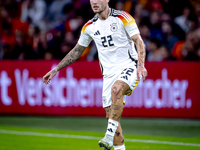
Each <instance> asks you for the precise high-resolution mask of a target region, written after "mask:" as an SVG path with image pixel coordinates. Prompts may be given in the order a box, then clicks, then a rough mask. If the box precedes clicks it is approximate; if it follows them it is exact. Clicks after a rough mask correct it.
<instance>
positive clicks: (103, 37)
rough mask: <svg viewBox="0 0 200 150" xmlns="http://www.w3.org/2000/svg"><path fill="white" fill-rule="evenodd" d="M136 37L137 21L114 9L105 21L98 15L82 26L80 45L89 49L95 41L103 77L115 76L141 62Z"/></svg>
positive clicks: (137, 31)
mask: <svg viewBox="0 0 200 150" xmlns="http://www.w3.org/2000/svg"><path fill="white" fill-rule="evenodd" d="M135 34H139V30H138V27H137V25H136V22H135V20H134V18H133V17H132V16H131V15H130V14H129V13H127V12H125V11H120V10H115V9H111V13H110V16H109V17H108V18H107V19H106V20H100V19H99V18H98V17H97V15H96V16H95V17H94V18H93V19H91V20H89V21H88V22H87V23H86V24H85V25H84V26H83V28H82V30H81V35H80V38H79V41H78V44H79V45H81V46H84V47H87V46H88V45H89V44H90V42H91V41H92V39H93V40H94V42H95V44H96V47H97V51H98V57H99V62H100V66H101V71H102V74H103V75H104V76H112V75H113V74H115V73H116V72H117V71H119V70H121V69H122V68H124V67H125V66H126V65H129V64H131V63H133V65H134V64H135V63H136V61H137V60H138V55H137V52H136V50H135V46H134V42H133V40H131V36H133V35H135Z"/></svg>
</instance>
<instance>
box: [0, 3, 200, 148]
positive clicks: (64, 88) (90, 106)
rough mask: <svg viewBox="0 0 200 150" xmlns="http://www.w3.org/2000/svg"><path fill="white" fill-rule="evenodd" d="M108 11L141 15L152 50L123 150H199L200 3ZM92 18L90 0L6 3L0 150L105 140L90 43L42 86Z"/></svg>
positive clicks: (131, 101) (0, 26)
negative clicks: (144, 80)
mask: <svg viewBox="0 0 200 150" xmlns="http://www.w3.org/2000/svg"><path fill="white" fill-rule="evenodd" d="M109 4H110V7H112V8H115V9H122V10H125V11H127V12H129V13H130V14H131V15H132V16H133V17H134V18H135V20H136V22H137V25H138V27H139V29H140V32H141V36H142V38H143V40H144V42H145V45H146V48H147V56H146V64H145V65H146V67H147V70H148V78H147V80H146V82H145V83H142V82H140V84H139V85H138V87H137V88H136V89H135V91H134V93H133V94H132V95H131V96H130V97H127V102H126V105H125V108H124V112H123V114H122V115H123V117H122V120H121V124H122V126H123V128H124V134H125V138H126V137H127V138H129V139H128V140H127V143H126V144H127V149H182V150H183V149H188V150H191V149H195V150H197V149H200V148H199V147H200V121H199V119H200V110H199V108H200V98H199V92H200V88H199V83H200V79H199V76H200V71H199V68H200V61H199V60H200V1H198V0H181V1H179V0H110V2H109ZM93 16H94V13H93V12H92V10H91V8H90V4H89V0H73V1H72V0H0V141H1V142H0V143H1V144H0V149H87V150H88V149H98V147H97V144H96V143H97V141H98V140H97V139H98V138H97V139H95V138H94V137H93V136H95V137H101V136H103V134H104V132H105V131H104V130H105V128H106V120H105V118H104V116H105V112H104V110H103V108H102V103H101V90H102V75H101V72H100V68H99V64H98V55H97V51H96V47H95V44H94V42H92V43H91V44H90V45H89V46H88V48H87V49H86V50H85V51H84V53H83V54H82V55H81V57H80V58H79V59H78V60H77V61H76V62H75V63H74V64H72V65H70V66H69V67H67V68H65V69H63V70H62V71H60V72H59V74H58V75H57V76H56V77H55V79H53V80H52V82H51V84H50V85H49V86H46V85H44V84H43V83H42V76H43V75H44V74H45V73H46V72H47V71H49V70H50V69H52V68H53V67H55V65H56V64H58V63H59V61H60V60H61V59H62V58H63V57H64V56H65V55H66V54H67V53H68V52H69V51H70V50H71V48H73V46H74V45H75V44H76V42H77V40H78V38H79V35H80V30H81V28H82V26H83V25H84V24H85V23H86V22H87V21H88V20H89V19H91V18H92V17H93ZM175 118H176V119H175ZM88 131H89V132H88ZM35 132H36V133H37V135H36V133H35ZM38 132H39V134H38ZM42 133H51V136H50V137H51V139H47V137H48V136H49V134H48V135H46V134H43V135H42ZM55 134H56V135H55ZM57 134H59V135H57ZM60 134H65V138H67V141H66V140H65V139H64V140H63V141H62V140H60V139H57V138H58V137H60ZM66 135H67V136H66ZM69 135H70V136H69ZM74 135H80V136H79V137H74ZM81 135H87V136H92V137H89V139H90V138H93V139H94V140H96V141H95V142H94V141H89V139H87V138H86V137H81ZM38 136H44V137H45V138H42V137H41V138H39V137H38ZM50 137H48V138H50ZM56 137H57V138H56ZM61 137H62V136H61ZM84 138H86V139H84ZM80 139H82V140H81V141H79V140H80ZM138 139H139V140H138ZM73 140H74V141H73ZM77 140H78V141H79V142H80V145H79V146H80V148H74V146H78V145H77V143H76V142H77ZM148 140H151V141H148ZM152 140H153V141H152ZM30 141H34V142H35V144H33V143H31V142H30ZM52 141H54V142H52ZM159 141H160V142H159ZM166 141H167V142H166ZM43 142H44V143H43ZM51 142H52V143H51ZM88 142H89V143H90V144H89V147H88V145H87V143H88ZM174 142H175V143H174ZM19 143H21V144H19ZM93 143H94V144H93ZM144 143H145V144H144ZM152 143H154V144H152ZM180 143H182V144H180ZM188 143H189V144H188ZM192 143H193V144H192ZM85 144H86V145H85ZM162 144H163V145H164V146H162ZM188 145H189V146H188ZM191 145H192V146H191Z"/></svg>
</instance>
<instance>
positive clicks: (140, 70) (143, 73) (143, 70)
mask: <svg viewBox="0 0 200 150" xmlns="http://www.w3.org/2000/svg"><path fill="white" fill-rule="evenodd" d="M141 76H142V79H143V82H144V81H145V79H146V77H147V70H146V68H145V67H144V66H142V67H141V66H139V67H137V79H138V81H139V80H140V77H141Z"/></svg>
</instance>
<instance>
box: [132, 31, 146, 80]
mask: <svg viewBox="0 0 200 150" xmlns="http://www.w3.org/2000/svg"><path fill="white" fill-rule="evenodd" d="M131 39H132V40H133V42H134V43H135V46H136V48H137V52H138V63H137V78H138V80H139V79H140V76H141V75H142V79H143V82H144V81H145V79H146V77H147V70H146V68H145V66H144V62H145V56H146V47H145V44H144V42H143V40H142V38H141V36H140V35H139V34H136V35H134V36H132V37H131Z"/></svg>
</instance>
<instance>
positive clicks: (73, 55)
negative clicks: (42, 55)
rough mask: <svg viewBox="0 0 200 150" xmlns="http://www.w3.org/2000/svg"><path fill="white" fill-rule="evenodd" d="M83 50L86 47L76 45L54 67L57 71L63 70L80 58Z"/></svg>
mask: <svg viewBox="0 0 200 150" xmlns="http://www.w3.org/2000/svg"><path fill="white" fill-rule="evenodd" d="M85 49H86V47H83V46H81V45H79V44H76V46H75V47H74V48H73V49H72V50H71V51H70V52H69V53H68V54H67V55H66V56H65V57H64V58H63V59H62V60H61V62H60V63H59V64H58V65H57V66H56V69H57V71H59V70H61V69H63V68H64V67H66V66H68V65H70V64H71V63H73V62H74V61H76V60H77V59H78V58H79V57H80V56H81V54H82V53H83V51H84V50H85Z"/></svg>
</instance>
